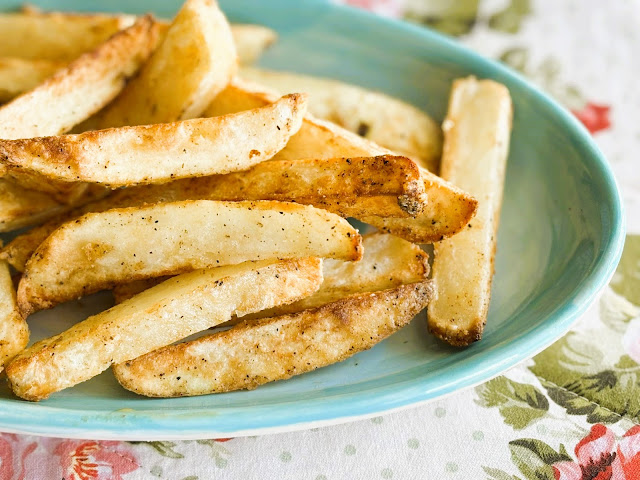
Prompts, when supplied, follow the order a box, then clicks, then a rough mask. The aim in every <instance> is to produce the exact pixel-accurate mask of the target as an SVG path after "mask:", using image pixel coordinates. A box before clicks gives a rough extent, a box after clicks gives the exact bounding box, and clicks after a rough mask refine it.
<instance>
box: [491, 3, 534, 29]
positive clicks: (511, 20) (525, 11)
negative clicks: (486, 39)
mask: <svg viewBox="0 0 640 480" xmlns="http://www.w3.org/2000/svg"><path fill="white" fill-rule="evenodd" d="M530 13H531V6H530V5H529V0H511V2H509V5H508V6H507V7H506V8H505V9H504V10H501V11H499V12H497V13H494V14H493V15H492V16H491V18H489V28H492V29H493V30H497V31H499V32H503V33H518V32H519V31H520V26H521V25H522V21H523V20H524V18H525V17H526V16H527V15H529V14H530Z"/></svg>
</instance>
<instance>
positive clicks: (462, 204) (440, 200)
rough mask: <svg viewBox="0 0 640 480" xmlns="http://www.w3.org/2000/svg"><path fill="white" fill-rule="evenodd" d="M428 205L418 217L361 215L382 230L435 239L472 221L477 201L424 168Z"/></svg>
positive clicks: (412, 239)
mask: <svg viewBox="0 0 640 480" xmlns="http://www.w3.org/2000/svg"><path fill="white" fill-rule="evenodd" d="M421 172H422V179H423V181H424V189H425V192H426V195H427V201H426V205H425V207H424V208H423V210H422V212H421V213H420V214H418V215H417V217H416V218H384V217H380V216H378V215H367V216H364V217H361V218H359V219H360V220H362V221H363V222H366V223H369V224H371V225H373V226H374V227H376V228H378V229H379V230H381V231H383V232H387V233H391V234H392V235H397V236H399V237H401V238H404V239H405V240H408V241H410V242H415V243H435V242H439V241H441V240H444V239H445V238H449V237H451V236H453V235H455V234H456V233H458V232H460V231H461V230H463V229H464V227H466V226H467V225H468V224H469V221H471V219H472V218H473V216H474V215H475V213H476V210H477V208H478V201H477V200H476V199H475V198H474V197H472V196H471V195H470V194H468V193H466V192H465V191H463V190H461V189H460V188H457V187H456V186H454V185H453V184H451V183H449V182H447V181H445V180H443V179H442V178H440V177H438V176H436V175H434V174H432V173H430V172H428V171H426V170H424V169H421Z"/></svg>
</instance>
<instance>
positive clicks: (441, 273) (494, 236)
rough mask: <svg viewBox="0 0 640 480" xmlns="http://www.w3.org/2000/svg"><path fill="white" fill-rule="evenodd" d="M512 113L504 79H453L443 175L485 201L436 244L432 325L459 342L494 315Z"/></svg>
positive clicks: (472, 337) (469, 339) (478, 332)
mask: <svg viewBox="0 0 640 480" xmlns="http://www.w3.org/2000/svg"><path fill="white" fill-rule="evenodd" d="M511 116H512V104H511V97H510V96H509V91H508V90H507V88H506V87H505V86H504V85H501V84H499V83H496V82H494V81H491V80H480V81H479V80H476V79H475V78H473V77H469V78H464V79H458V80H456V81H455V82H454V83H453V88H452V91H451V99H450V102H449V111H448V113H447V118H446V119H445V121H444V131H445V142H444V154H443V157H442V175H443V176H444V178H446V179H447V180H450V181H451V182H453V183H455V184H456V185H459V186H460V187H462V188H464V189H466V190H468V191H470V192H471V193H473V194H474V195H476V196H477V198H478V200H479V201H480V204H479V206H478V213H477V215H476V217H475V218H474V219H473V220H472V221H471V222H470V223H469V224H468V226H467V227H465V228H464V230H463V231H462V232H460V233H459V234H458V235H456V236H454V237H452V238H450V239H447V240H445V241H444V242H440V243H439V244H436V245H435V246H434V261H433V278H434V281H435V284H436V288H437V296H436V298H435V299H434V301H433V302H432V303H431V304H430V305H429V315H428V318H429V322H428V325H429V330H430V331H431V332H432V333H433V334H434V335H436V336H437V337H439V338H440V339H442V340H444V341H445V342H447V343H449V344H451V345H454V346H459V347H463V346H467V345H470V344H471V343H473V342H475V341H478V340H480V338H481V337H482V332H483V330H484V326H485V323H486V320H487V316H488V313H489V303H490V299H491V284H492V280H493V273H494V260H495V252H496V244H497V240H498V224H499V222H500V209H501V206H502V191H503V188H504V178H505V171H506V164H507V156H508V152H509V137H510V134H511Z"/></svg>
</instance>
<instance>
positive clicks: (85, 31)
mask: <svg viewBox="0 0 640 480" xmlns="http://www.w3.org/2000/svg"><path fill="white" fill-rule="evenodd" d="M134 21H135V17H134V16H133V15H104V14H78V13H68V12H43V11H41V10H39V9H36V8H33V7H30V8H29V9H24V8H23V9H22V11H21V12H20V13H3V14H0V32H1V33H0V56H3V57H19V58H24V59H32V60H40V59H42V60H49V61H55V62H69V61H72V60H75V59H76V58H77V57H79V56H80V55H81V54H83V53H85V52H88V51H90V50H93V49H94V48H96V47H97V46H98V45H100V44H101V43H103V42H105V41H107V39H109V37H111V36H112V35H113V34H115V33H117V32H118V31H120V30H122V29H124V28H127V27H130V26H131V25H132V24H133V23H134Z"/></svg>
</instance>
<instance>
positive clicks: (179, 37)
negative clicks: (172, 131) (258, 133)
mask: <svg viewBox="0 0 640 480" xmlns="http://www.w3.org/2000/svg"><path fill="white" fill-rule="evenodd" d="M237 63H238V57H237V54H236V48H235V45H234V42H233V36H232V34H231V28H230V26H229V22H227V19H226V17H225V16H224V14H223V13H222V12H221V11H220V9H219V8H218V4H217V2H216V1H215V0H187V1H186V2H185V3H184V5H183V6H182V8H181V9H180V11H179V12H178V14H177V15H176V17H175V18H174V19H173V22H172V23H171V24H170V25H169V28H168V29H167V31H166V33H165V34H164V37H163V39H162V41H161V42H160V45H158V48H156V50H155V51H154V52H153V54H152V55H151V57H150V58H149V61H148V62H147V63H146V64H145V65H144V66H143V67H142V68H141V69H140V73H139V74H138V75H137V76H136V77H135V78H134V79H132V80H131V82H129V83H128V84H127V86H126V87H125V88H124V90H123V91H122V93H121V94H120V95H118V97H117V98H116V99H115V100H114V101H113V102H112V103H111V104H109V105H108V106H107V107H106V108H104V109H103V110H102V111H100V112H99V113H98V114H97V115H95V116H94V117H93V118H92V119H90V121H89V122H87V123H86V124H84V125H83V126H82V128H84V129H86V130H88V129H102V128H111V127H121V126H124V125H149V124H155V123H163V122H175V121H178V120H185V119H190V118H195V117H197V116H199V115H200V114H201V113H202V111H203V110H204V109H205V108H206V106H207V105H208V104H209V102H211V100H212V99H213V98H214V97H215V96H216V95H217V94H218V93H219V92H220V91H221V90H222V89H223V88H225V87H226V85H227V84H228V83H229V81H230V80H231V78H232V77H233V75H234V74H235V72H236V69H237Z"/></svg>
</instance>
